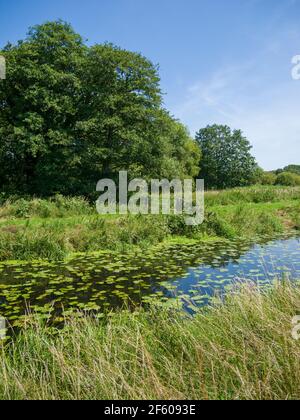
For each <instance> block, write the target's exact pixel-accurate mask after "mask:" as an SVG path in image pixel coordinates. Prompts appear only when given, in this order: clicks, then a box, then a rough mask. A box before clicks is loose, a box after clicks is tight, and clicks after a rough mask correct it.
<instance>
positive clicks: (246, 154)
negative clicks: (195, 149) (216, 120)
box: [196, 125, 259, 189]
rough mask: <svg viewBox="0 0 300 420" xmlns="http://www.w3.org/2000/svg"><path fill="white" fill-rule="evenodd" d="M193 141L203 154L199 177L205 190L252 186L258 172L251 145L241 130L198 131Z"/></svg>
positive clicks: (208, 127) (210, 128)
mask: <svg viewBox="0 0 300 420" xmlns="http://www.w3.org/2000/svg"><path fill="white" fill-rule="evenodd" d="M196 140H197V142H198V144H199V146H200V149H201V150H202V155H203V157H202V161H201V172H200V176H201V177H202V178H204V180H205V183H206V186H207V187H208V188H220V189H225V188H232V187H238V186H246V185H249V184H251V183H253V182H255V178H256V174H257V172H258V171H259V168H258V165H257V163H256V161H255V158H254V157H253V156H252V155H251V145H250V143H249V141H248V140H247V139H246V137H244V136H243V134H242V132H241V131H240V130H233V131H232V130H231V129H230V128H229V127H227V126H223V125H212V126H207V127H206V128H203V129H201V130H200V131H199V132H198V133H197V134H196Z"/></svg>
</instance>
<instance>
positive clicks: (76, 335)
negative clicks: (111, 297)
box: [0, 283, 300, 400]
mask: <svg viewBox="0 0 300 420" xmlns="http://www.w3.org/2000/svg"><path fill="white" fill-rule="evenodd" d="M299 311H300V287H299V286H296V287H294V286H292V285H290V284H288V283H286V284H281V285H279V284H277V285H275V286H274V288H272V289H271V290H270V291H268V292H264V293H263V292H259V291H258V290H257V289H256V288H255V287H254V286H253V287H251V286H248V287H246V288H243V289H242V291H241V292H240V293H238V294H236V295H232V296H231V297H228V300H227V301H226V303H225V304H224V305H220V306H217V307H215V308H210V309H206V310H205V312H202V313H199V314H198V315H197V316H196V317H195V318H194V319H186V318H185V317H183V316H182V315H179V314H174V313H173V314H170V313H167V312H162V311H161V310H159V311H156V310H155V308H153V310H152V311H150V312H148V313H146V312H143V311H140V312H137V313H136V314H130V313H127V312H122V313H119V314H115V315H113V316H112V317H111V318H110V319H109V320H108V321H106V322H103V321H102V323H100V324H99V323H97V322H96V321H93V320H91V319H84V320H80V321H72V322H70V323H69V324H68V326H67V327H66V328H65V329H64V330H63V331H59V332H58V333H57V334H56V335H53V332H51V331H50V330H49V329H47V328H43V327H42V326H29V327H28V328H27V329H26V330H25V331H23V332H22V333H21V335H20V336H19V337H18V338H17V339H16V340H15V342H14V344H11V345H10V346H8V347H7V348H6V349H5V350H4V349H3V350H2V355H1V364H0V399H54V398H55V399H86V398H88V399H95V398H97V399H222V400H223V399H299V398H300V391H299V390H300V364H299V359H300V345H299V342H297V341H295V340H294V339H293V338H292V335H291V329H292V327H291V320H292V318H293V317H294V316H295V315H297V313H299Z"/></svg>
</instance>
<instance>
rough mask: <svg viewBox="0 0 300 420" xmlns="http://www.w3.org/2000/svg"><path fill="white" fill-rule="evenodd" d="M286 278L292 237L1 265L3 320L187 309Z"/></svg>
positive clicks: (295, 265) (295, 247)
mask: <svg viewBox="0 0 300 420" xmlns="http://www.w3.org/2000/svg"><path fill="white" fill-rule="evenodd" d="M284 276H288V277H290V278H292V279H300V241H299V239H298V238H295V237H292V238H285V239H276V240H270V239H267V238H264V239H262V240H260V241H259V242H258V243H256V244H253V243H252V242H251V241H218V242H214V243H205V242H197V243H193V244H181V245H177V244H173V245H159V246H157V247H154V248H151V249H149V250H146V251H145V250H144V251H139V252H130V253H125V254H122V255H121V254H118V253H113V252H108V251H103V252H101V253H97V255H82V256H79V257H76V258H73V259H70V260H69V261H66V262H63V263H50V262H48V263H45V262H43V263H41V262H34V263H22V264H20V263H11V264H4V263H2V264H0V315H1V316H4V317H6V318H7V319H8V320H9V321H10V322H11V323H12V324H13V325H19V324H20V323H21V322H22V320H23V317H24V315H25V314H26V313H27V312H28V311H30V312H31V311H34V312H37V313H39V314H40V316H41V317H44V318H47V319H49V318H50V319H55V320H56V321H58V322H61V321H62V319H63V317H64V316H67V315H69V314H71V313H74V312H75V313H78V310H80V311H83V312H85V311H93V312H95V313H98V314H102V313H103V312H104V311H107V310H111V309H115V308H118V307H122V306H124V305H129V306H134V305H140V304H141V303H142V304H147V303H148V302H149V301H151V300H153V299H154V298H155V299H159V301H160V302H162V303H163V304H173V303H174V302H175V301H176V302H178V301H180V302H181V303H182V304H183V305H184V307H186V308H187V309H188V310H191V309H192V306H193V305H197V306H202V305H206V304H208V303H209V301H210V300H211V299H212V298H213V297H214V296H215V295H217V294H224V293H225V292H226V291H228V290H230V287H231V285H232V284H235V283H236V282H237V281H238V282H246V281H254V282H256V283H258V284H259V285H262V286H264V285H266V284H269V283H271V282H272V281H273V280H274V279H275V278H278V279H281V278H283V277H284ZM175 297H176V299H174V298H175ZM187 302H188V303H187ZM191 302H192V303H191ZM191 305H192V306H191Z"/></svg>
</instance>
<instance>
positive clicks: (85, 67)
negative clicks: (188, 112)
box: [0, 21, 200, 195]
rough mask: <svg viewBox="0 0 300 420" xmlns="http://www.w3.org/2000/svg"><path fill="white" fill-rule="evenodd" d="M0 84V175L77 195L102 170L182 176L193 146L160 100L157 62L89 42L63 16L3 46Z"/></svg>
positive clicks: (6, 181)
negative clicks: (4, 73)
mask: <svg viewBox="0 0 300 420" xmlns="http://www.w3.org/2000/svg"><path fill="white" fill-rule="evenodd" d="M3 54H4V55H5V56H6V59H7V79H6V80H5V81H3V83H2V82H1V83H0V111H1V112H0V182H1V185H2V188H3V190H6V191H8V190H9V191H16V192H26V193H30V194H37V195H51V194H54V193H63V194H84V195H89V194H91V193H92V192H93V191H94V190H95V186H96V183H97V181H98V180H99V179H100V178H103V177H110V178H117V175H118V172H119V171H120V170H128V171H129V174H130V176H132V177H135V176H143V177H149V178H150V177H159V176H169V175H171V176H172V178H173V177H186V176H193V175H194V174H195V173H196V172H198V170H199V168H198V163H199V158H200V155H199V151H197V147H196V143H195V142H194V141H193V140H192V139H191V138H190V136H189V134H188V133H187V130H186V129H185V127H183V126H182V124H180V123H179V122H178V121H176V120H174V118H172V117H171V116H170V115H169V114H168V112H167V111H166V110H164V109H163V107H162V94H161V91H160V79H159V75H158V69H157V66H155V65H153V63H151V62H150V61H149V60H147V59H146V58H145V57H143V56H142V55H140V54H137V53H133V52H130V51H126V50H123V49H120V48H118V47H116V46H114V45H111V44H104V45H95V46H93V47H87V46H86V45H85V44H84V43H83V40H82V38H81V37H80V35H78V34H76V33H75V32H74V31H73V29H72V27H71V26H70V25H69V24H67V23H65V22H62V21H58V22H48V23H46V24H44V25H39V26H35V27H34V28H32V29H31V30H30V31H29V34H28V36H27V38H26V39H25V40H24V41H20V42H19V43H18V44H17V45H15V46H13V45H8V46H7V47H6V48H5V49H4V51H3Z"/></svg>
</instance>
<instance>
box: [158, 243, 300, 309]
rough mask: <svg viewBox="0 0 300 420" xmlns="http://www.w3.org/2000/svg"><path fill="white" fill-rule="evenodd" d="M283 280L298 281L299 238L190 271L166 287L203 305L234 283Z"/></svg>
mask: <svg viewBox="0 0 300 420" xmlns="http://www.w3.org/2000/svg"><path fill="white" fill-rule="evenodd" d="M284 277H288V278H290V279H293V278H294V279H295V278H297V279H299V278H300V240H299V239H289V240H279V241H274V242H271V243H269V244H265V245H255V246H253V247H252V248H251V249H250V250H249V251H248V252H246V253H245V254H244V255H242V256H241V257H240V258H239V259H238V260H230V261H229V262H228V263H226V264H223V263H222V264H220V263H219V264H218V261H217V260H216V261H214V262H213V263H212V264H207V265H200V266H199V267H198V268H190V269H188V271H187V275H186V277H184V278H181V279H178V278H177V279H173V280H172V281H169V282H168V283H167V284H166V287H167V288H170V289H171V290H172V291H173V293H174V294H175V295H186V296H191V297H193V299H194V301H195V303H198V304H200V305H203V304H206V303H207V302H208V300H209V297H211V296H214V295H215V294H218V293H220V292H221V293H224V291H225V290H226V286H228V285H230V284H232V283H235V282H237V281H240V282H245V281H249V280H251V281H254V282H255V283H257V284H259V285H265V284H269V283H270V282H271V281H272V280H274V279H282V278H284ZM174 286H176V289H175V288H174Z"/></svg>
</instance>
